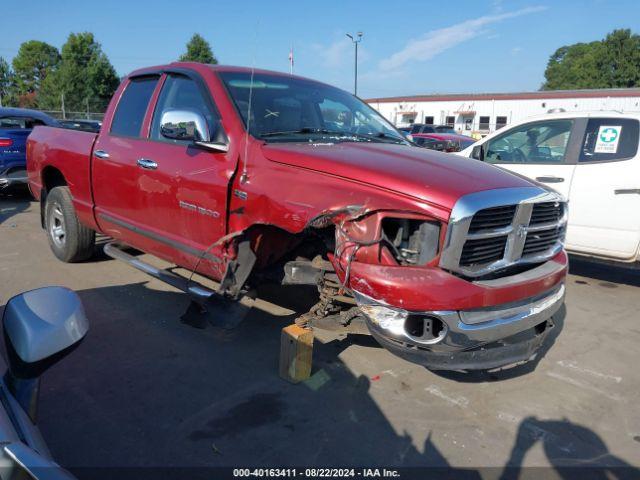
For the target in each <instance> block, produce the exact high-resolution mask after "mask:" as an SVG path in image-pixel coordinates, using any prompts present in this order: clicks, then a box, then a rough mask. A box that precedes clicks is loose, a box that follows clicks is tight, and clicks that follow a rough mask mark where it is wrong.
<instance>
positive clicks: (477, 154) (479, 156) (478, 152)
mask: <svg viewBox="0 0 640 480" xmlns="http://www.w3.org/2000/svg"><path fill="white" fill-rule="evenodd" d="M471 158H475V159H476V160H480V161H483V160H484V149H483V148H482V145H476V146H475V147H473V149H472V150H471Z"/></svg>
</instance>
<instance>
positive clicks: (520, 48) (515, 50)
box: [511, 47, 522, 57]
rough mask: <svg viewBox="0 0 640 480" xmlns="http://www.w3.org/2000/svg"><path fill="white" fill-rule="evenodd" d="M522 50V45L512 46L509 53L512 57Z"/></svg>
mask: <svg viewBox="0 0 640 480" xmlns="http://www.w3.org/2000/svg"><path fill="white" fill-rule="evenodd" d="M521 51H522V47H513V48H512V49H511V55H513V56H514V57H515V56H516V55H518V54H519V53H520V52H521Z"/></svg>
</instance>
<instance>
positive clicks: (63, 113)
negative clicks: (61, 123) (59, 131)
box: [60, 93, 67, 120]
mask: <svg viewBox="0 0 640 480" xmlns="http://www.w3.org/2000/svg"><path fill="white" fill-rule="evenodd" d="M60 101H61V107H62V119H63V120H66V118H67V115H66V114H65V111H64V93H61V94H60Z"/></svg>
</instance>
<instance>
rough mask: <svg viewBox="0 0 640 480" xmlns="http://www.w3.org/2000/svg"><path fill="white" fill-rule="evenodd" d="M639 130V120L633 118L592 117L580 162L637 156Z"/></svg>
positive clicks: (624, 158) (583, 142)
mask: <svg viewBox="0 0 640 480" xmlns="http://www.w3.org/2000/svg"><path fill="white" fill-rule="evenodd" d="M639 130H640V124H639V122H638V120H634V119H631V118H590V119H589V121H588V122H587V129H586V131H585V134H584V138H583V140H582V147H581V149H580V159H579V160H580V163H587V162H607V161H609V162H612V161H617V160H627V159H630V158H633V157H635V155H636V153H637V152H638V132H639Z"/></svg>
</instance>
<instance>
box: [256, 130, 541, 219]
mask: <svg viewBox="0 0 640 480" xmlns="http://www.w3.org/2000/svg"><path fill="white" fill-rule="evenodd" d="M262 149H263V153H264V155H265V157H266V158H268V159H269V160H272V161H274V162H278V163H283V164H286V165H292V166H296V167H302V168H306V169H309V170H315V171H318V172H323V173H328V174H331V175H336V176H339V177H342V178H347V179H351V180H354V181H357V182H362V183H367V184H369V185H373V186H377V187H381V188H384V189H387V190H393V191H395V192H398V193H401V194H405V195H410V196H412V197H414V198H419V199H421V200H423V201H425V202H428V203H432V204H437V205H440V206H442V207H445V208H448V209H451V208H453V205H454V204H455V202H456V201H457V200H458V199H459V198H460V197H461V196H463V195H466V194H468V193H473V192H479V191H482V190H492V189H496V188H510V187H531V186H533V183H531V182H529V181H527V180H525V179H524V178H521V177H518V176H516V175H513V174H511V173H509V172H508V171H506V170H503V169H500V168H497V167H494V166H492V165H488V164H485V163H484V162H480V161H478V160H473V159H469V158H465V157H460V156H458V155H454V154H450V153H440V152H436V151H433V150H428V149H425V148H418V147H411V146H405V145H396V144H386V143H365V142H344V143H335V144H310V143H305V144H302V143H270V144H265V145H264V146H263V147H262Z"/></svg>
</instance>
